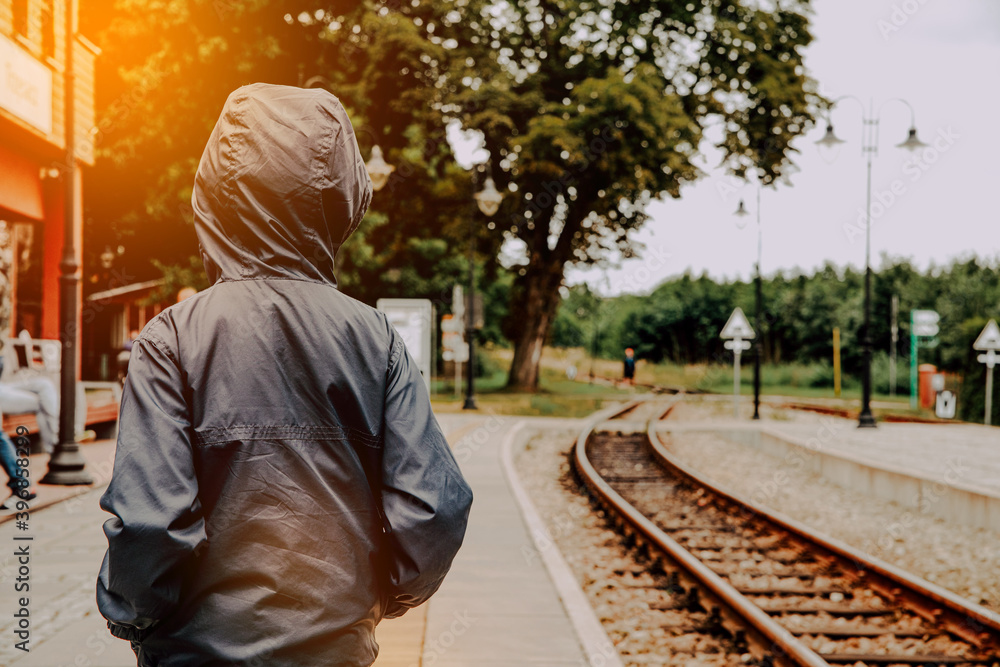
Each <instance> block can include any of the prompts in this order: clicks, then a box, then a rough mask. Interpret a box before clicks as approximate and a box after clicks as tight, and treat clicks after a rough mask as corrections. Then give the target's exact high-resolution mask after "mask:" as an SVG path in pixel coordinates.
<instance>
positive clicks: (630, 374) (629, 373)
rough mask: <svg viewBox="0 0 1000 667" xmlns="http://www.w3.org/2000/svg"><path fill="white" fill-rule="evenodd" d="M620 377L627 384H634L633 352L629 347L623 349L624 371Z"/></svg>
mask: <svg viewBox="0 0 1000 667" xmlns="http://www.w3.org/2000/svg"><path fill="white" fill-rule="evenodd" d="M622 375H623V377H624V379H625V382H626V383H627V384H630V385H634V384H635V350H633V349H632V348H630V347H626V348H625V370H624V373H623V374H622Z"/></svg>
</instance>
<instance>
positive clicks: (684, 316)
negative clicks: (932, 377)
mask: <svg viewBox="0 0 1000 667" xmlns="http://www.w3.org/2000/svg"><path fill="white" fill-rule="evenodd" d="M762 285H763V290H762V292H763V310H762V315H761V320H762V325H763V326H762V327H761V328H762V329H763V331H758V332H757V333H758V340H762V341H763V348H762V351H763V355H764V356H763V358H762V359H763V361H765V362H771V363H786V362H794V363H798V364H816V363H821V364H830V363H831V362H832V357H833V344H832V337H833V329H834V327H839V328H840V336H841V355H842V360H843V364H844V372H845V373H846V374H848V375H852V374H853V375H857V374H858V372H859V371H860V369H861V347H860V337H861V329H862V323H863V313H862V305H863V299H864V272H863V271H858V270H854V269H851V268H846V269H840V268H837V267H835V266H833V265H831V264H827V265H825V266H823V267H822V268H821V269H818V270H816V271H815V272H813V273H811V274H801V273H798V274H790V273H788V272H784V273H779V274H776V275H770V276H765V277H764V280H763V283H762ZM893 295H895V296H897V297H898V299H899V311H898V318H897V324H898V327H899V329H898V332H899V333H898V335H899V342H898V343H897V347H896V352H897V360H898V364H899V366H898V373H897V376H898V381H897V386H898V388H899V390H900V393H906V391H907V389H908V383H909V372H908V368H909V366H908V364H909V356H910V338H909V335H910V311H911V310H914V309H930V310H936V311H937V312H938V313H939V314H940V315H941V321H940V333H939V335H938V342H937V345H936V347H933V348H921V350H920V353H919V357H918V358H919V361H920V362H921V363H924V362H928V363H933V364H936V365H938V367H939V368H941V369H944V370H948V371H952V372H955V373H958V374H960V375H969V376H970V377H974V378H980V376H983V373H984V367H983V365H982V364H979V363H978V362H976V360H975V353H974V352H973V350H972V343H973V341H974V340H975V338H976V336H977V335H978V334H979V332H980V331H981V330H982V328H983V326H984V325H985V324H986V322H987V321H988V320H989V319H990V318H1000V262H998V260H996V259H993V260H983V259H978V258H975V259H966V260H956V261H954V262H952V263H951V264H949V265H947V266H932V267H931V268H929V269H927V270H925V271H920V270H918V269H917V268H915V267H914V266H913V265H912V264H911V263H910V262H908V261H905V260H890V259H887V258H885V257H883V258H882V268H881V269H879V270H878V271H877V272H875V273H874V274H873V281H872V342H873V346H874V350H875V352H876V360H875V364H876V366H877V367H878V369H879V370H884V369H886V368H887V367H888V355H889V350H890V346H891V325H892V315H891V313H892V310H891V309H892V305H891V304H892V297H893ZM736 306H740V307H742V308H743V310H744V312H745V313H746V314H747V316H748V317H749V319H750V321H751V323H752V324H754V325H756V322H755V319H754V318H755V300H754V285H753V282H752V281H750V282H745V281H735V282H719V281H716V280H713V279H712V278H710V277H708V276H707V275H701V276H693V275H692V274H690V273H686V274H684V275H682V276H680V277H677V278H673V279H671V280H668V281H666V282H664V283H662V284H660V285H659V286H658V287H657V288H656V289H655V290H653V292H652V293H651V294H649V295H648V296H635V295H625V296H620V297H615V298H608V299H600V298H599V297H597V296H596V295H595V294H594V293H592V292H591V291H590V290H589V289H588V288H587V287H586V286H578V287H574V288H571V289H570V291H569V294H568V296H567V297H566V298H565V299H564V300H563V303H562V306H561V308H560V310H559V313H558V317H557V319H556V321H555V324H554V326H553V329H552V335H551V343H552V344H553V345H555V346H560V347H585V348H587V349H589V350H591V351H592V353H596V354H597V355H598V356H602V357H607V358H617V357H620V356H621V355H622V350H624V348H626V347H632V348H634V349H635V351H636V355H637V356H638V357H639V358H641V359H648V360H650V361H654V362H659V361H670V362H674V363H680V364H687V363H706V362H707V363H712V362H720V363H721V362H726V363H728V362H729V360H730V359H731V355H730V354H728V353H726V350H725V349H724V348H723V347H722V342H723V341H722V340H721V339H720V338H719V332H720V331H721V329H722V327H723V326H724V325H725V323H726V319H727V318H728V317H729V315H730V313H731V312H732V311H733V309H734V308H735V307H736ZM755 347H757V346H756V345H755ZM823 375H824V376H825V375H826V374H823ZM876 375H883V374H882V373H876ZM887 377H888V375H887V373H886V374H885V375H884V376H883V377H882V381H883V383H887V379H886V378H887ZM878 379H879V378H876V382H878ZM966 384H969V383H966ZM974 384H976V385H980V384H982V383H981V382H975V383H974ZM886 389H888V387H887V384H886V386H884V387H883V390H886ZM876 390H878V387H876ZM965 393H966V391H965V390H963V394H965ZM979 405H980V406H982V403H981V402H980V403H979ZM979 409H980V411H981V407H980V408H979Z"/></svg>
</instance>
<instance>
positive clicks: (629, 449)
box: [572, 398, 1000, 667]
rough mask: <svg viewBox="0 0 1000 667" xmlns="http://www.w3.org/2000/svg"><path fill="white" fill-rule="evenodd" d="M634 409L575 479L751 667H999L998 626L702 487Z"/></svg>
mask: <svg viewBox="0 0 1000 667" xmlns="http://www.w3.org/2000/svg"><path fill="white" fill-rule="evenodd" d="M677 400H679V399H678V398H671V399H668V400H662V399H661V400H653V401H635V402H633V403H630V404H628V405H627V406H625V407H624V408H623V409H621V410H619V412H618V413H616V414H613V415H611V420H609V421H602V422H599V423H597V424H596V425H594V427H593V428H589V429H587V430H586V431H585V432H584V433H582V434H581V435H580V438H579V439H578V441H577V443H576V448H575V451H574V453H573V457H572V458H573V465H574V467H575V470H576V473H577V474H578V475H579V477H580V479H581V480H582V481H583V483H584V484H585V485H586V486H587V487H588V488H589V490H590V491H591V493H592V495H593V496H594V497H595V498H596V499H597V500H598V502H600V504H601V505H603V506H604V507H605V509H606V510H607V512H608V516H609V518H610V519H611V520H612V521H613V522H614V523H615V525H616V526H617V528H618V529H619V531H620V532H621V533H623V534H624V536H625V538H626V541H627V543H629V544H631V545H633V546H634V547H635V548H637V549H638V550H640V551H641V552H642V553H643V554H644V555H645V556H646V557H647V558H648V559H649V563H650V567H651V569H652V570H654V571H656V572H657V573H658V574H661V575H662V578H663V581H664V582H665V583H664V586H665V588H667V589H668V590H670V591H671V592H672V593H673V597H675V598H676V599H678V600H682V601H683V604H684V605H685V606H687V607H689V608H694V609H700V610H702V611H704V612H705V613H707V614H708V616H709V618H710V619H711V623H710V625H714V626H716V627H718V628H720V629H724V630H725V631H726V632H727V633H728V634H729V636H731V637H732V638H733V641H735V642H736V643H737V644H738V645H740V646H743V645H745V646H746V648H747V650H748V651H749V653H750V654H751V655H752V656H753V658H754V659H756V660H757V661H758V663H759V664H762V665H795V666H806V665H808V666H811V667H820V666H822V665H853V666H855V667H860V666H871V667H874V666H876V665H877V666H889V667H895V666H903V665H909V666H912V665H920V666H931V665H959V666H972V665H991V666H994V667H1000V617H998V616H997V615H995V614H993V613H992V612H990V611H988V610H986V609H984V608H982V607H979V606H977V605H974V604H972V603H969V602H966V601H964V600H962V599H960V598H958V597H957V596H955V595H954V594H952V593H950V592H948V591H945V590H943V589H941V588H939V587H936V586H934V585H933V584H930V583H929V582H926V581H923V580H921V579H918V578H916V577H913V576H912V575H909V574H907V573H905V572H902V571H901V570H898V569H897V568H894V567H893V566H891V565H889V564H887V563H884V562H881V561H878V560H875V559H873V558H871V557H869V556H867V555H865V554H863V553H861V552H860V551H857V550H855V549H853V548H851V547H849V546H847V545H845V544H843V543H839V542H837V541H835V540H833V539H832V538H829V537H826V536H824V535H822V534H819V533H817V532H816V531H814V530H812V529H810V528H808V527H806V526H804V525H802V524H799V523H797V522H795V521H793V520H791V519H789V518H787V517H783V516H780V515H776V514H774V513H773V512H770V511H769V510H766V509H765V508H763V507H760V506H758V505H755V504H753V503H750V502H749V501H745V500H742V499H740V498H738V497H736V496H735V495H733V494H731V493H728V492H727V491H725V490H724V489H720V488H717V487H715V486H713V485H712V484H711V483H710V482H709V481H708V480H706V479H704V478H703V477H702V476H700V475H699V473H697V472H696V471H693V470H690V469H688V468H687V467H685V466H684V465H683V464H682V463H681V462H679V461H677V460H675V459H674V458H673V457H672V456H671V454H670V452H669V450H668V448H667V447H666V446H665V445H664V444H663V443H662V442H661V441H660V439H659V436H658V435H657V432H656V424H657V422H658V421H659V420H660V419H662V418H666V417H667V416H668V415H669V412H670V410H671V409H672V407H673V405H674V404H675V403H676V401H677Z"/></svg>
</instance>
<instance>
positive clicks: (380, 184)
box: [365, 144, 396, 191]
mask: <svg viewBox="0 0 1000 667" xmlns="http://www.w3.org/2000/svg"><path fill="white" fill-rule="evenodd" d="M365 168H366V169H368V175H369V176H370V177H371V179H372V189H373V190H375V191H378V190H381V189H382V188H384V187H385V184H386V183H388V182H389V176H391V175H392V172H394V171H396V168H395V167H394V166H392V165H391V164H389V163H388V162H386V161H385V158H383V157H382V149H381V148H380V147H379V146H378V144H376V145H374V146H372V156H371V157H370V158H369V159H368V162H367V163H365Z"/></svg>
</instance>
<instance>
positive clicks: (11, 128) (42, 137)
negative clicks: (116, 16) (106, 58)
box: [0, 0, 99, 349]
mask: <svg viewBox="0 0 1000 667" xmlns="http://www.w3.org/2000/svg"><path fill="white" fill-rule="evenodd" d="M67 1H73V0H0V323H2V325H0V326H3V328H4V329H5V330H4V331H0V336H8V335H13V334H15V333H16V332H19V331H21V330H27V331H28V332H29V333H30V334H31V336H32V337H33V338H49V339H58V338H59V263H60V261H61V259H62V252H63V243H64V227H65V222H64V215H63V211H64V207H63V203H64V199H65V197H64V192H65V189H66V187H65V181H64V179H65V178H72V179H73V180H74V182H75V184H76V193H77V194H76V207H75V208H76V211H77V222H76V225H75V232H74V234H75V236H76V238H75V241H76V242H75V247H76V249H77V260H78V262H79V261H80V259H81V257H80V255H81V246H82V215H81V213H80V212H81V211H82V206H81V201H82V197H83V193H82V180H83V179H82V172H81V170H82V168H83V167H85V166H92V165H93V163H94V141H93V136H94V135H93V132H92V131H93V128H94V58H95V57H96V56H97V55H98V53H99V50H98V48H97V47H96V46H94V45H93V44H92V43H90V42H89V41H88V40H87V39H86V38H84V37H82V36H78V37H77V39H76V40H75V47H74V49H73V72H74V88H75V90H74V91H73V95H74V100H75V103H74V115H75V122H74V126H75V129H74V134H75V141H74V144H75V147H76V148H75V152H76V157H77V165H76V166H75V167H74V168H73V169H67V168H66V167H65V166H64V163H65V161H66V132H65V129H66V128H65V122H64V121H65V101H66V99H67V91H66V84H65V76H64V72H65V68H66V25H65V24H66V20H65V17H66V9H65V8H66V5H65V3H66V2H67ZM77 302H78V303H79V304H82V303H83V300H82V294H81V295H80V297H79V298H78V301H77ZM8 307H9V309H10V311H9V313H8V312H3V311H4V310H6V309H7V308H8ZM77 321H78V322H79V321H80V312H79V311H78V315H77ZM77 349H79V346H78V348H77Z"/></svg>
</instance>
